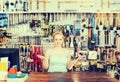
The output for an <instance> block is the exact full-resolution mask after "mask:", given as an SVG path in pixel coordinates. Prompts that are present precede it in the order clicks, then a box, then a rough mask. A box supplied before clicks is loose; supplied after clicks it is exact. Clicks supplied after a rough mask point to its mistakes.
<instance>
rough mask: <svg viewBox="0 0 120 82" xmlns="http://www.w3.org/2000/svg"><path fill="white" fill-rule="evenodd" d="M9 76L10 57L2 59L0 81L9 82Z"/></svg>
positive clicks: (0, 62) (0, 59) (0, 60)
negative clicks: (6, 81) (5, 81)
mask: <svg viewBox="0 0 120 82" xmlns="http://www.w3.org/2000/svg"><path fill="white" fill-rule="evenodd" d="M7 75H8V57H1V58H0V81H2V80H7Z"/></svg>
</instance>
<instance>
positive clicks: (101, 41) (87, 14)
mask: <svg viewBox="0 0 120 82" xmlns="http://www.w3.org/2000/svg"><path fill="white" fill-rule="evenodd" d="M119 8H120V1H119V0H0V47H1V48H3V47H5V48H18V49H19V56H20V66H21V67H20V68H21V69H22V68H24V70H27V69H29V70H30V71H31V70H32V71H39V72H41V71H42V64H41V60H40V59H37V58H36V55H38V54H42V55H43V53H44V50H45V49H46V48H51V47H53V46H52V44H53V43H52V37H51V35H52V33H53V32H55V31H56V30H60V31H62V32H63V34H64V35H65V37H66V39H65V44H64V45H63V46H64V47H67V48H68V49H70V50H71V52H72V53H71V55H72V56H73V57H74V51H75V46H74V37H75V40H76V43H77V45H78V48H77V50H78V51H83V53H88V52H89V49H94V50H96V51H97V53H98V56H99V59H98V60H99V62H100V61H101V62H103V61H104V62H105V63H106V62H116V63H117V62H118V61H117V58H116V55H115V54H118V55H120V9H119ZM70 40H71V41H70ZM110 50H112V51H113V54H112V56H113V57H112V59H107V58H106V59H101V58H100V57H101V54H102V53H105V52H106V53H107V52H108V51H110ZM84 51H85V52H84ZM104 51H105V52H104ZM31 52H32V54H31ZM31 55H32V56H31ZM33 61H34V62H33ZM31 62H33V63H32V64H31ZM30 64H31V67H29V65H30Z"/></svg>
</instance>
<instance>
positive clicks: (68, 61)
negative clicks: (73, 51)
mask: <svg viewBox="0 0 120 82" xmlns="http://www.w3.org/2000/svg"><path fill="white" fill-rule="evenodd" d="M78 60H79V56H78V58H77V59H75V60H71V55H70V53H69V54H68V56H67V69H68V70H72V68H73V66H74V65H75V64H76V63H77V61H78Z"/></svg>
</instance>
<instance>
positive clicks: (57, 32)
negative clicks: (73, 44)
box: [52, 31, 65, 40]
mask: <svg viewBox="0 0 120 82" xmlns="http://www.w3.org/2000/svg"><path fill="white" fill-rule="evenodd" d="M56 35H61V36H62V38H63V39H65V37H64V35H63V33H62V32H61V31H56V32H54V33H53V34H52V37H53V40H54V38H55V36H56Z"/></svg>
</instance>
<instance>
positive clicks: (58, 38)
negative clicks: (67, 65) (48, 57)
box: [53, 34, 64, 47]
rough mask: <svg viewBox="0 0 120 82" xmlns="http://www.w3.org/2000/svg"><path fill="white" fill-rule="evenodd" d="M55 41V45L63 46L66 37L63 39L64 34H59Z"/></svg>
mask: <svg viewBox="0 0 120 82" xmlns="http://www.w3.org/2000/svg"><path fill="white" fill-rule="evenodd" d="M53 42H54V46H55V47H62V44H63V42H64V39H63V37H62V35H60V34H57V35H55V37H54V39H53Z"/></svg>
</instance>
